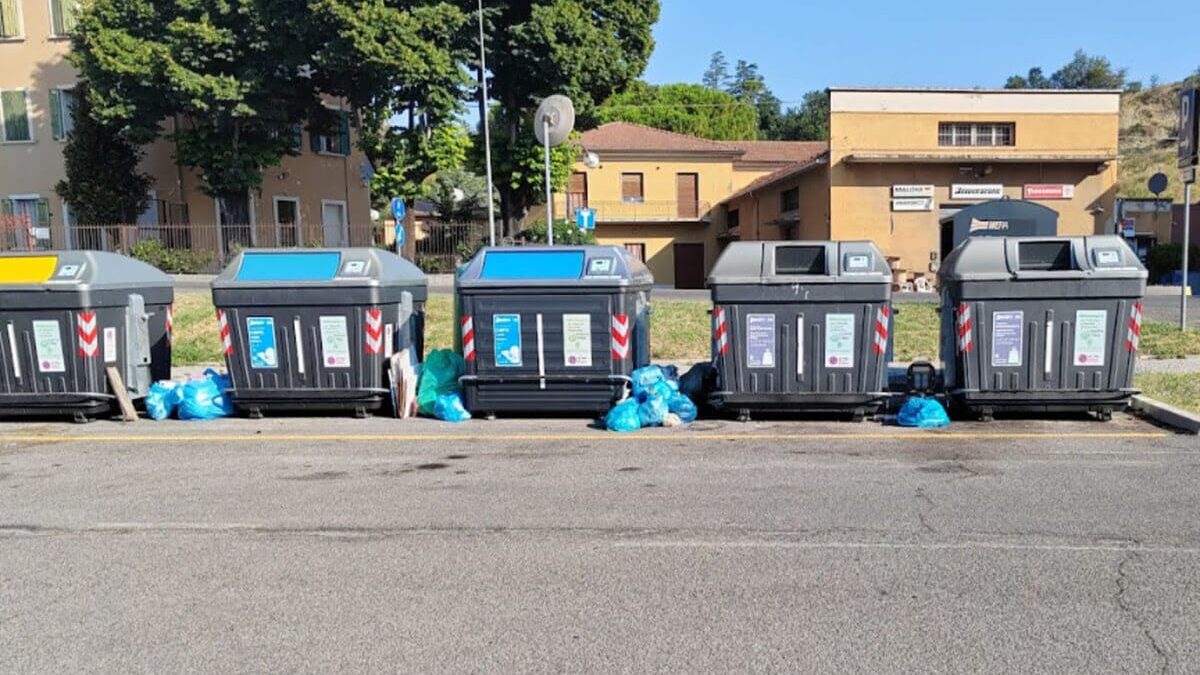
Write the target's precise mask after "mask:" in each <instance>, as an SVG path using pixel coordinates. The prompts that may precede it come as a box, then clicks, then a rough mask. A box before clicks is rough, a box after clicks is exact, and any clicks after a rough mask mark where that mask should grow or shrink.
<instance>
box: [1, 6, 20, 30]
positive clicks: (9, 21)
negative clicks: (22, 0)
mask: <svg viewBox="0 0 1200 675" xmlns="http://www.w3.org/2000/svg"><path fill="white" fill-rule="evenodd" d="M20 33H21V28H20V26H18V25H17V0H0V37H16V36H17V35H19V34H20Z"/></svg>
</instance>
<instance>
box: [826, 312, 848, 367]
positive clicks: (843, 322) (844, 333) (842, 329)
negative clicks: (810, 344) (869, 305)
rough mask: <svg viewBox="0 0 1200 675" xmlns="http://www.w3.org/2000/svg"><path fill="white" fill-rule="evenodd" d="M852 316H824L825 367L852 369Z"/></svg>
mask: <svg viewBox="0 0 1200 675" xmlns="http://www.w3.org/2000/svg"><path fill="white" fill-rule="evenodd" d="M854 323H855V317H854V315H853V314H826V315H825V367H826V368H853V367H854Z"/></svg>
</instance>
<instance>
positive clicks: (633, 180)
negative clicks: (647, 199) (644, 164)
mask: <svg viewBox="0 0 1200 675" xmlns="http://www.w3.org/2000/svg"><path fill="white" fill-rule="evenodd" d="M641 197H642V174H640V173H623V174H621V198H622V199H625V200H629V199H640V198H641Z"/></svg>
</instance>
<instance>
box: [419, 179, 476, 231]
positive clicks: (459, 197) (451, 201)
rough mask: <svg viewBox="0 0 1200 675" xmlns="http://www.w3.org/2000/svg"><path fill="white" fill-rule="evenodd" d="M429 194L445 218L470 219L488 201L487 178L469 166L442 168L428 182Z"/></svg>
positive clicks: (427, 192)
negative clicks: (470, 169) (471, 170)
mask: <svg viewBox="0 0 1200 675" xmlns="http://www.w3.org/2000/svg"><path fill="white" fill-rule="evenodd" d="M425 195H426V197H427V198H428V199H429V200H430V201H432V202H433V204H434V206H435V207H436V208H437V212H438V215H439V216H441V217H442V218H445V219H448V220H467V219H469V218H473V217H475V216H476V215H478V214H479V211H480V210H481V209H483V208H484V206H485V205H486V203H487V179H485V178H484V177H483V176H479V175H477V174H474V173H471V172H470V171H467V170H465V169H450V170H447V171H441V172H439V173H436V174H434V175H433V176H430V177H429V179H428V180H427V181H426V186H425Z"/></svg>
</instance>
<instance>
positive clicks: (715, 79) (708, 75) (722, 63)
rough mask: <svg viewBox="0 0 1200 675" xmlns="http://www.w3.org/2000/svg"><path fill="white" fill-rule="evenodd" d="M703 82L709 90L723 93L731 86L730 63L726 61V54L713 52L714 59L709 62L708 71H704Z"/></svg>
mask: <svg viewBox="0 0 1200 675" xmlns="http://www.w3.org/2000/svg"><path fill="white" fill-rule="evenodd" d="M701 82H703V83H704V86H706V87H708V88H709V89H717V90H721V91H723V90H724V89H725V87H727V86H728V85H729V62H728V61H726V60H725V52H722V51H716V52H713V55H712V58H711V59H710V60H709V62H708V69H707V70H705V71H704V79H702V80H701Z"/></svg>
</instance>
